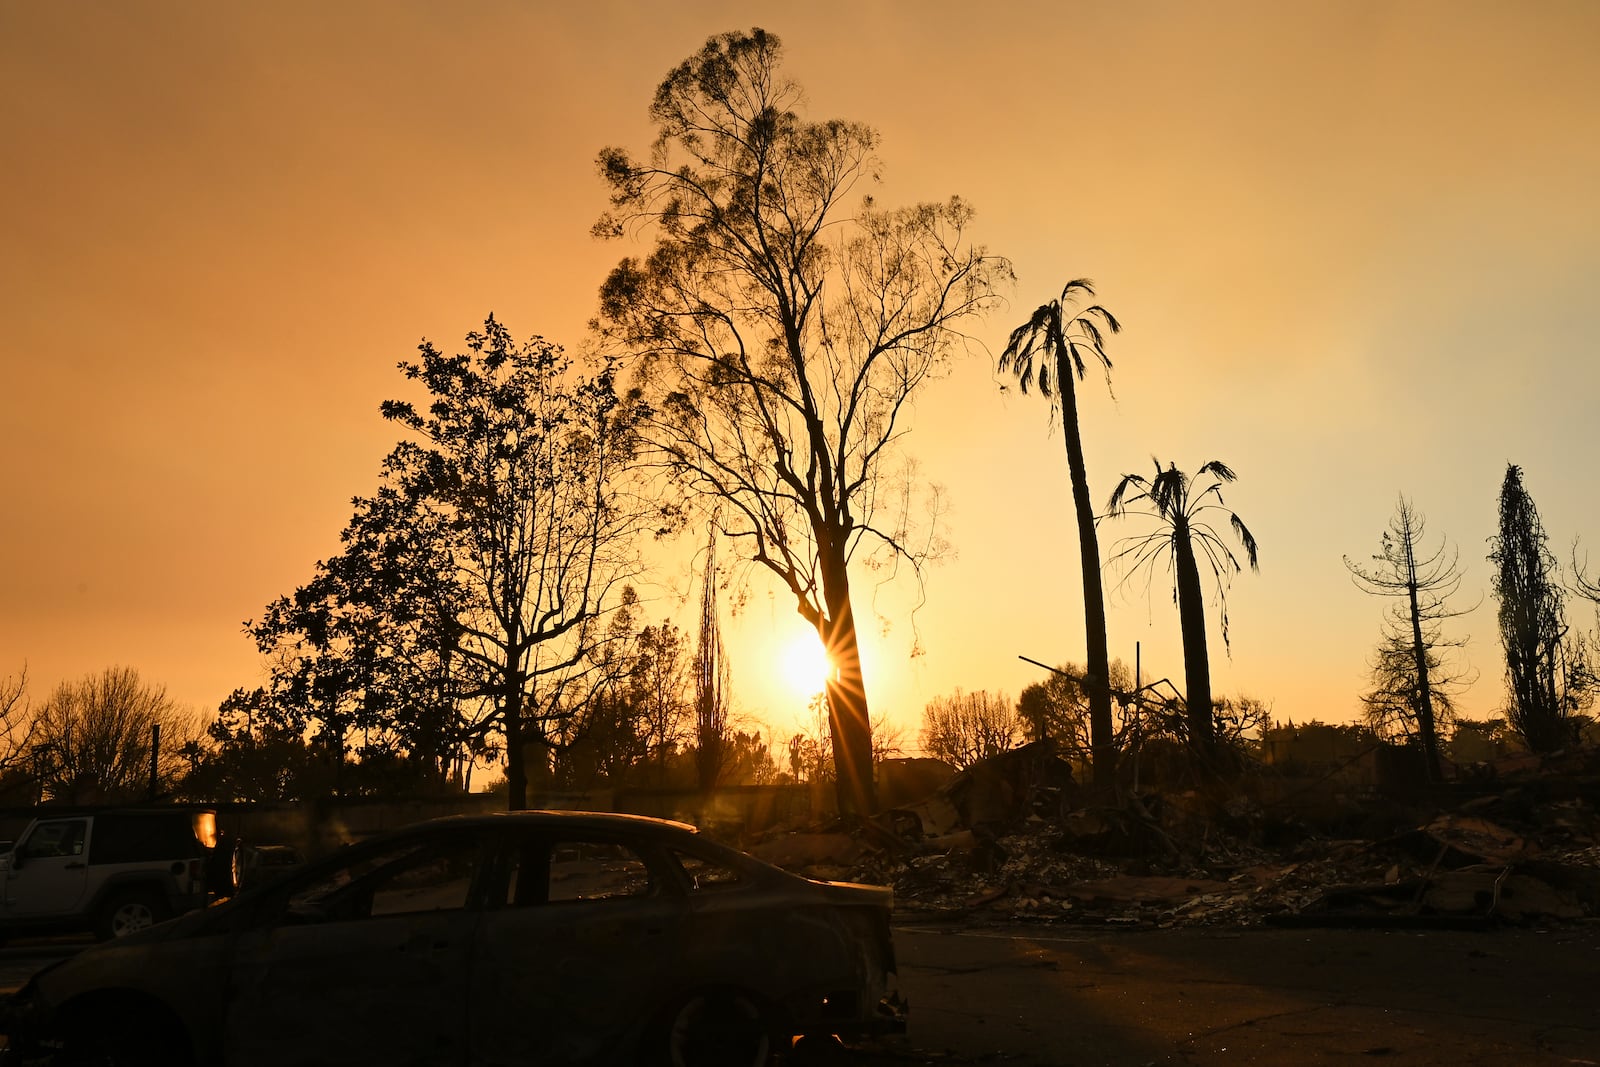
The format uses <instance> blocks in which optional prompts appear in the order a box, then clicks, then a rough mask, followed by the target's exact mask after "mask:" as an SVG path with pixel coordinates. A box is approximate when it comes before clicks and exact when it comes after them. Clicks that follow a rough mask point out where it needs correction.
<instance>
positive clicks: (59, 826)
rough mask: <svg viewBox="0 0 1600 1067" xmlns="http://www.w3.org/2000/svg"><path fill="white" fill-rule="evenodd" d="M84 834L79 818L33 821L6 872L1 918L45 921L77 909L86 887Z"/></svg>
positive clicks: (86, 832) (86, 824)
mask: <svg viewBox="0 0 1600 1067" xmlns="http://www.w3.org/2000/svg"><path fill="white" fill-rule="evenodd" d="M88 835H89V820H88V819H84V818H77V819H40V820H39V821H38V822H35V823H34V824H33V828H32V829H31V830H29V831H28V835H27V836H26V837H25V838H24V839H23V840H22V841H21V842H20V843H19V844H18V845H17V847H16V851H15V852H14V853H13V854H12V857H11V863H10V865H9V866H8V867H7V868H6V873H5V911H6V914H7V915H8V916H12V917H15V918H47V917H49V916H52V915H71V914H73V913H74V912H77V911H78V910H80V909H81V908H82V907H83V905H84V903H85V901H84V893H85V890H86V889H87V887H88V884H89V869H88V866H87V864H86V851H87V850H86V847H85V846H86V845H87V844H88Z"/></svg>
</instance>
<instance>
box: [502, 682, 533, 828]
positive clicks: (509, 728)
mask: <svg viewBox="0 0 1600 1067" xmlns="http://www.w3.org/2000/svg"><path fill="white" fill-rule="evenodd" d="M502 703H503V705H504V711H503V712H502V714H503V715H504V718H505V723H504V725H505V735H506V810H507V811H524V810H526V809H527V807H528V768H527V754H526V753H525V751H524V750H523V739H522V681H521V679H520V678H519V677H518V675H517V673H516V672H514V671H513V672H511V673H510V674H509V675H508V677H507V680H506V691H505V696H504V697H503V698H502Z"/></svg>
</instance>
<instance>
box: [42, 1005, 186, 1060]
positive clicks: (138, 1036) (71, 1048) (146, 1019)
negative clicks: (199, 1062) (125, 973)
mask: <svg viewBox="0 0 1600 1067" xmlns="http://www.w3.org/2000/svg"><path fill="white" fill-rule="evenodd" d="M193 1062H194V1056H193V1053H192V1052H191V1051H190V1048H189V1042H188V1039H187V1038H186V1037H185V1035H184V1032H183V1029H182V1027H181V1026H179V1024H178V1022H177V1020H176V1019H175V1018H173V1017H172V1016H171V1014H170V1013H169V1012H167V1011H165V1010H164V1009H152V1008H150V1007H149V1006H142V1007H134V1006H131V1005H127V1004H111V1005H106V1004H104V1003H102V1004H99V1005H96V1006H95V1007H94V1008H93V1009H91V1010H80V1011H78V1012H75V1013H73V1016H72V1021H71V1023H70V1024H69V1026H68V1028H67V1030H66V1032H65V1033H64V1034H63V1035H62V1040H61V1048H60V1051H59V1052H58V1053H57V1054H56V1056H55V1057H54V1058H53V1059H51V1060H50V1063H51V1064H52V1067H91V1065H92V1067H190V1065H191V1064H193Z"/></svg>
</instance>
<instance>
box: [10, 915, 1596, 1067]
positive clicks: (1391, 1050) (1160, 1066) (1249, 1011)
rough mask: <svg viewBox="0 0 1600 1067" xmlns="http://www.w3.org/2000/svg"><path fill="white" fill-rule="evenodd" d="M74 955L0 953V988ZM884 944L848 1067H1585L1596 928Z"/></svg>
mask: <svg viewBox="0 0 1600 1067" xmlns="http://www.w3.org/2000/svg"><path fill="white" fill-rule="evenodd" d="M85 943H87V942H85V941H83V940H81V939H70V938H62V939H52V940H39V941H29V942H18V943H14V944H12V945H8V946H6V947H5V948H3V949H0V991H10V990H13V989H16V988H18V987H20V986H21V985H22V983H23V982H25V981H26V980H27V978H28V976H29V975H31V974H32V973H33V972H34V971H35V970H37V969H38V968H40V967H43V966H45V965H46V964H48V963H50V962H52V961H54V960H56V959H60V958H62V957H63V956H66V955H70V954H71V953H73V952H75V951H77V950H78V949H79V948H81V947H82V946H83V945H84V944H85ZM895 945H896V950H897V953H898V956H899V961H900V988H901V991H902V992H903V993H904V994H905V995H906V997H907V998H908V999H909V1000H910V1003H911V1012H910V1032H909V1033H908V1035H907V1036H906V1038H905V1039H903V1040H900V1041H898V1042H897V1043H894V1044H892V1045H888V1046H884V1047H881V1048H878V1049H871V1050H855V1051H852V1052H849V1053H845V1054H842V1055H841V1056H839V1057H837V1058H836V1059H837V1060H838V1061H839V1062H841V1063H843V1064H846V1065H849V1067H891V1065H893V1067H905V1065H907V1064H933V1065H950V1067H955V1065H967V1064H987V1065H1005V1067H1167V1065H1184V1067H1222V1065H1235V1064H1260V1065H1283V1067H1301V1065H1310V1067H1324V1065H1334V1064H1338V1065H1345V1067H1351V1065H1359V1064H1368V1063H1372V1064H1392V1065H1395V1067H1574V1065H1580V1067H1600V926H1593V925H1587V926H1562V927H1556V928H1552V929H1548V930H1533V929H1504V930H1492V931H1485V932H1463V931H1442V930H1440V931H1425V932H1418V931H1375V930H1273V929H1266V930H1255V929H1252V930H1225V929H1183V930H1153V931H1111V930H1100V929H1085V928H1073V927H1066V926H1057V927H1050V926H1022V925H1010V926H979V927H963V926H958V925H948V926H946V925H912V926H899V927H897V928H896V930H895ZM823 1058H824V1059H826V1060H832V1059H835V1057H823Z"/></svg>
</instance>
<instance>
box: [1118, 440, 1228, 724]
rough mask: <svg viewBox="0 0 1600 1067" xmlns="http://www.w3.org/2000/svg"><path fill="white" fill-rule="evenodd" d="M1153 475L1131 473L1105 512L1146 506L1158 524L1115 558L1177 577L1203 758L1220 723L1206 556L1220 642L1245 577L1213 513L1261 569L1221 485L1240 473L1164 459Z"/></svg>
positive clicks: (1186, 673) (1189, 702)
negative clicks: (1233, 584)
mask: <svg viewBox="0 0 1600 1067" xmlns="http://www.w3.org/2000/svg"><path fill="white" fill-rule="evenodd" d="M1152 462H1153V463H1154V464H1155V474H1154V475H1153V476H1152V477H1149V478H1146V477H1144V476H1143V475H1139V474H1125V475H1123V476H1122V480H1121V481H1120V482H1118V483H1117V487H1116V488H1115V489H1114V490H1112V492H1111V499H1110V500H1109V501H1108V502H1107V503H1106V513H1107V514H1108V515H1110V516H1113V517H1116V516H1120V515H1123V514H1125V513H1126V511H1127V509H1128V508H1129V507H1130V506H1132V505H1135V504H1140V503H1143V504H1145V505H1146V506H1147V507H1148V509H1149V511H1150V513H1151V514H1152V515H1154V517H1155V518H1156V520H1157V524H1158V525H1157V528H1156V529H1155V530H1153V531H1151V532H1150V533H1148V534H1146V535H1145V536H1143V537H1135V538H1133V539H1132V540H1131V543H1129V544H1128V546H1127V547H1125V548H1123V549H1121V550H1120V551H1118V553H1117V555H1116V557H1115V558H1116V559H1117V560H1119V561H1122V562H1124V563H1125V564H1127V567H1128V573H1129V574H1132V573H1133V572H1136V571H1138V570H1140V569H1143V568H1147V567H1148V568H1150V569H1151V570H1153V569H1154V567H1155V565H1156V562H1157V561H1158V560H1159V559H1161V558H1163V557H1166V559H1167V566H1168V569H1169V570H1171V572H1172V599H1173V600H1174V601H1175V602H1176V603H1177V605H1178V620H1179V625H1180V627H1181V629H1182V632H1183V678H1184V694H1183V699H1184V705H1185V712H1186V716H1185V717H1186V718H1187V720H1188V724H1189V743H1190V745H1192V746H1193V747H1194V748H1195V749H1196V750H1198V751H1200V752H1207V751H1209V750H1210V749H1211V747H1212V741H1213V739H1214V738H1215V736H1216V719H1215V716H1214V714H1213V709H1212V701H1211V659H1210V654H1209V653H1208V651H1207V648H1206V605H1205V593H1204V590H1203V588H1202V586H1201V583H1200V565H1199V560H1200V558H1202V557H1203V558H1204V559H1205V561H1206V564H1207V566H1208V567H1209V568H1210V570H1211V576H1212V578H1213V579H1214V580H1215V582H1216V583H1217V603H1218V607H1219V613H1220V615H1221V622H1222V644H1223V647H1224V648H1226V647H1227V645H1228V600H1227V588H1228V582H1229V581H1230V580H1231V579H1232V578H1233V576H1234V575H1235V574H1237V573H1239V571H1240V569H1241V568H1240V566H1239V560H1238V558H1237V557H1236V556H1234V554H1233V550H1232V549H1230V548H1229V547H1228V546H1227V545H1226V544H1224V543H1223V540H1222V535H1221V534H1220V533H1218V532H1217V529H1216V527H1214V526H1212V525H1211V514H1212V513H1213V512H1222V513H1223V514H1225V515H1226V516H1227V520H1228V525H1229V527H1230V528H1231V529H1232V531H1233V534H1234V536H1235V537H1236V538H1237V539H1238V541H1239V544H1240V545H1241V546H1243V548H1244V553H1245V559H1246V560H1247V561H1248V562H1249V564H1250V569H1251V570H1253V571H1254V570H1259V569H1260V566H1259V561H1258V558H1257V554H1256V539H1255V536H1254V535H1253V534H1251V533H1250V531H1249V529H1247V528H1246V527H1245V524H1244V523H1243V522H1241V521H1240V519H1239V516H1237V515H1235V514H1234V513H1233V512H1231V511H1228V509H1227V508H1226V506H1224V504H1223V500H1222V486H1223V484H1224V483H1227V482H1232V481H1233V480H1234V479H1235V477H1236V476H1235V475H1234V473H1233V471H1232V470H1230V469H1229V468H1228V467H1227V465H1225V464H1223V463H1221V462H1219V461H1218V460H1211V461H1210V462H1209V463H1205V464H1202V465H1201V467H1200V469H1199V470H1198V471H1196V472H1195V473H1194V474H1193V475H1190V474H1188V473H1186V472H1184V471H1180V470H1179V469H1178V467H1177V465H1176V464H1173V463H1169V464H1167V467H1166V469H1165V470H1163V469H1162V467H1161V461H1160V460H1152Z"/></svg>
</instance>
